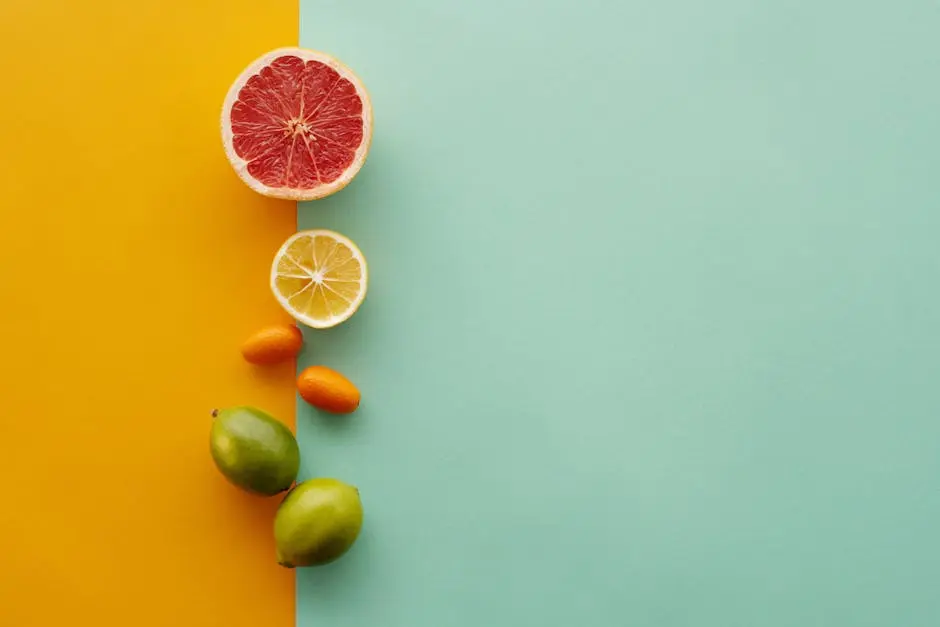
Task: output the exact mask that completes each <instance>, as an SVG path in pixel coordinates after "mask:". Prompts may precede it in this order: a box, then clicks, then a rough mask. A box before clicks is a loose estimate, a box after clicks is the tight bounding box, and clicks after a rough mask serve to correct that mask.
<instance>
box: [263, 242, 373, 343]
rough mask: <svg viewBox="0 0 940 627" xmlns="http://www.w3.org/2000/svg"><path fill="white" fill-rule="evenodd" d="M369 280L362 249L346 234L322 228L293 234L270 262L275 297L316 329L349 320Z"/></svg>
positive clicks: (284, 306)
mask: <svg viewBox="0 0 940 627" xmlns="http://www.w3.org/2000/svg"><path fill="white" fill-rule="evenodd" d="M367 283H368V273H367V268H366V259H365V257H363V256H362V252H361V251H360V250H359V249H358V248H357V247H356V245H355V244H353V243H352V242H351V241H350V240H349V239H348V238H346V237H344V236H342V235H340V234H339V233H334V232H333V231H327V230H323V229H319V230H312V231H301V232H300V233H295V234H294V235H291V236H290V237H289V238H288V239H287V241H286V242H284V245H283V246H281V249H280V250H279V251H277V255H275V257H274V263H273V264H272V266H271V290H272V291H273V292H274V296H275V298H277V300H278V302H279V303H280V304H281V306H282V307H283V308H284V309H285V310H286V311H287V312H288V313H289V314H290V315H292V316H293V317H294V319H296V320H297V321H298V322H301V323H303V324H305V325H307V326H308V327H313V328H314V329H326V328H329V327H333V326H336V325H337V324H339V323H340V322H343V321H345V320H348V319H349V317H350V316H352V315H353V314H354V313H356V310H357V309H359V305H361V304H362V301H363V299H364V298H365V297H366V285H367Z"/></svg>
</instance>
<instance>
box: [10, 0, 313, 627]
mask: <svg viewBox="0 0 940 627" xmlns="http://www.w3.org/2000/svg"><path fill="white" fill-rule="evenodd" d="M296 41H297V5H296V0H286V1H285V0H274V1H271V2H264V3H257V2H248V1H246V0H225V1H224V2H220V1H217V0H208V1H202V2H195V3H193V2H184V1H182V0H163V1H161V2H144V3H139V2H124V1H121V2H118V1H115V0H101V1H96V2H65V1H61V0H34V1H30V2H27V1H25V0H5V1H4V2H0V50H2V54H3V58H4V64H3V67H4V70H3V89H2V90H0V93H2V96H0V119H2V120H3V131H2V132H0V198H2V201H0V207H2V212H0V221H2V225H0V285H2V286H3V306H2V307H0V338H2V346H3V359H2V360H0V372H2V378H0V381H2V384H0V389H2V390H3V395H2V410H0V442H2V443H3V445H2V447H3V451H2V454H0V488H2V490H0V495H2V501H0V564H2V568H0V626H2V627H51V626H55V625H98V626H100V627H111V626H114V627H117V626H124V625H128V624H134V625H137V626H139V627H166V626H167V625H186V626H192V627H236V626H240V627H257V626H258V625H265V626H266V627H289V626H290V625H292V624H293V622H294V616H293V608H294V604H293V575H292V574H291V573H289V572H287V571H284V570H282V569H280V568H279V567H277V566H276V565H275V562H274V550H273V546H272V542H271V531H270V525H271V516H272V510H273V507H274V505H275V502H274V501H271V502H264V501H259V500H256V499H252V498H248V497H245V496H242V495H241V494H240V493H238V492H237V491H235V489H234V488H230V487H229V486H228V485H227V484H226V483H224V481H223V480H222V479H221V478H220V476H219V475H218V474H217V473H216V472H215V470H214V468H213V467H212V463H211V460H210V457H209V454H208V441H207V438H208V428H209V420H210V418H209V412H210V411H211V410H212V408H213V407H216V406H220V405H228V404H234V403H252V404H256V405H259V406H261V407H265V408H267V409H268V410H270V411H271V412H273V413H275V414H276V415H279V416H281V417H282V418H283V419H284V420H290V421H291V422H293V420H292V418H293V394H292V391H291V390H292V388H291V385H292V372H291V369H290V368H287V369H282V370H280V371H278V372H272V373H269V374H267V375H264V376H259V375H258V374H257V373H253V372H252V371H251V370H249V369H248V368H247V367H246V366H245V365H244V364H243V363H242V361H241V358H240V356H239V355H238V345H239V343H240V341H241V339H242V337H243V336H244V335H245V334H247V333H248V332H250V331H251V330H253V328H254V327H255V326H257V325H260V324H264V323H267V322H270V321H273V320H279V319H281V314H280V313H279V310H278V308H277V306H276V305H275V303H274V302H273V299H271V298H270V296H269V292H268V288H267V272H268V268H269V265H270V259H271V256H272V255H273V253H274V251H275V250H276V249H277V246H278V245H279V243H280V242H281V241H282V240H283V239H284V238H285V237H287V235H288V234H289V233H291V232H293V231H294V229H295V218H296V216H295V210H294V206H293V205H291V204H289V203H280V202H272V201H267V200H265V199H263V198H260V197H258V196H257V195H255V194H254V193H252V192H251V191H250V190H248V188H247V187H245V186H244V185H243V184H242V183H241V182H240V181H238V179H237V177H236V176H235V175H234V173H233V172H232V171H231V168H230V167H229V166H228V164H227V162H226V160H225V156H224V154H223V151H222V148H221V145H220V140H219V131H218V115H219V111H220V107H221V103H222V99H223V98H224V96H225V91H226V89H227V88H228V85H229V84H230V83H231V81H232V80H233V79H234V78H235V76H236V75H237V73H238V72H239V71H240V70H241V69H242V68H243V67H244V66H245V65H246V64H247V63H248V62H249V61H251V60H252V59H253V58H254V57H255V56H257V55H258V54H260V53H261V52H263V51H265V50H267V49H269V48H273V47H276V46H281V45H291V44H294V43H296Z"/></svg>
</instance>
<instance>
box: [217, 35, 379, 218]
mask: <svg viewBox="0 0 940 627" xmlns="http://www.w3.org/2000/svg"><path fill="white" fill-rule="evenodd" d="M284 56H295V57H299V58H301V59H303V60H304V61H319V62H320V63H323V64H324V65H327V66H329V67H330V68H332V69H333V70H335V71H336V72H337V73H338V74H339V75H340V76H341V77H343V78H345V79H347V80H349V82H351V83H352V84H353V85H354V86H355V88H356V92H357V94H358V96H359V98H360V99H361V100H362V143H361V144H359V148H358V149H357V150H356V154H355V156H354V157H353V162H352V164H350V166H349V167H348V168H346V170H345V171H344V172H343V174H342V175H340V177H339V178H338V179H336V180H335V181H332V182H330V183H324V184H322V185H317V186H316V187H311V188H309V189H295V188H291V187H271V186H269V185H265V184H264V183H262V182H261V181H259V180H258V179H256V178H255V177H253V176H252V175H251V174H249V173H248V163H249V162H248V161H246V160H245V159H242V158H241V157H240V156H238V154H236V152H235V147H234V133H233V132H232V121H231V114H232V107H233V106H234V105H235V102H236V101H237V100H238V94H239V92H241V90H242V87H244V86H245V84H246V83H247V82H248V81H249V79H251V77H252V76H254V75H255V74H258V73H259V72H260V71H261V70H262V69H263V68H264V67H266V66H268V65H270V64H271V63H272V62H273V61H274V60H275V59H277V58H279V57H284ZM221 122H222V144H223V146H224V147H225V154H226V156H227V157H228V160H229V163H231V164H232V167H233V168H234V169H235V172H236V174H238V176H239V178H241V180H242V181H244V182H245V184H246V185H248V187H250V188H251V189H253V190H254V191H256V192H258V193H259V194H262V195H264V196H268V197H271V198H283V199H286V200H296V201H301V202H302V201H307V200H317V199H319V198H325V197H327V196H329V195H331V194H335V193H336V192H338V191H340V190H341V189H343V188H344V187H346V186H347V185H349V183H350V181H352V180H353V178H355V176H356V174H358V173H359V170H361V169H362V166H363V164H364V163H365V161H366V157H367V156H368V154H369V147H370V146H371V144H372V102H371V100H370V99H369V92H368V91H366V88H365V86H364V85H363V84H362V81H360V80H359V77H358V76H356V75H355V74H354V73H353V71H352V70H350V69H349V68H348V67H347V66H346V65H345V64H344V63H342V62H341V61H340V60H339V59H336V58H335V57H333V56H331V55H329V54H326V53H325V52H319V51H317V50H309V49H307V48H289V47H288V48H277V49H275V50H271V51H270V52H268V53H266V54H264V55H262V56H260V57H258V58H257V59H255V60H254V61H253V62H252V63H251V64H250V65H249V66H248V67H246V68H245V69H244V70H242V73H241V74H239V76H238V78H237V79H236V80H235V82H234V83H232V86H231V87H229V90H228V94H226V96H225V101H224V103H223V104H222V120H221Z"/></svg>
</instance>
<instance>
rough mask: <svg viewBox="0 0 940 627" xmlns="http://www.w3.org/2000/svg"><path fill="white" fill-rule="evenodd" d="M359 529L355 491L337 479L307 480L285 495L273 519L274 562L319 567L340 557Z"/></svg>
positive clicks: (285, 564)
mask: <svg viewBox="0 0 940 627" xmlns="http://www.w3.org/2000/svg"><path fill="white" fill-rule="evenodd" d="M361 529H362V501H361V500H360V499H359V490H357V489H356V488H355V487H353V486H351V485H349V484H347V483H344V482H342V481H340V480H338V479H310V480H308V481H304V482H303V483H300V484H298V485H296V486H295V487H294V489H293V490H291V491H290V492H288V493H287V496H285V497H284V501H283V502H282V503H281V504H280V506H279V507H278V509H277V514H275V516H274V543H275V546H276V548H277V562H278V564H280V565H281V566H284V567H286V568H294V567H298V566H322V565H323V564H329V563H330V562H333V561H336V560H337V559H339V558H340V557H342V556H343V555H344V554H345V553H346V552H347V551H348V550H349V549H350V548H351V547H352V545H353V543H355V541H356V538H358V537H359V531H360V530H361Z"/></svg>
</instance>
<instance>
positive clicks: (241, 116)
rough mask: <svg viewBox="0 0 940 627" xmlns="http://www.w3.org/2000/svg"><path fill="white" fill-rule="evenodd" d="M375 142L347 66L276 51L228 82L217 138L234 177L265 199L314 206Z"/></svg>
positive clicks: (368, 110) (359, 88)
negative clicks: (288, 200) (218, 136)
mask: <svg viewBox="0 0 940 627" xmlns="http://www.w3.org/2000/svg"><path fill="white" fill-rule="evenodd" d="M371 138H372V107H371V105H370V103H369V96H368V93H367V92H366V90H365V87H363V85H362V82H361V81H360V80H359V79H358V78H357V77H356V75H355V74H353V72H352V71H351V70H350V69H349V68H347V67H346V66H345V65H343V64H342V63H340V62H339V61H337V60H336V59H334V58H333V57H331V56H329V55H327V54H324V53H322V52H316V51H313V50H305V49H303V48H280V49H278V50H273V51H271V52H269V53H267V54H266V55H264V56H262V57H261V58H260V59H258V60H256V61H255V62H254V63H252V64H251V65H249V66H248V67H247V68H246V69H245V70H244V71H243V72H242V73H241V75H240V76H239V77H238V79H236V81H235V82H234V83H233V84H232V87H231V88H230V89H229V92H228V95H227V96H226V98H225V103H224V105H223V107H222V140H223V143H224V145H225V152H226V155H227V156H228V158H229V161H230V162H231V164H232V166H233V167H234V168H235V171H236V172H237V173H238V175H239V176H240V177H241V178H242V180H244V181H245V182H246V183H247V184H248V185H249V186H250V187H251V188H252V189H254V190H255V191H257V192H259V193H262V194H264V195H266V196H274V197H277V198H289V199H293V200H312V199H315V198H322V197H324V196H327V195H329V194H332V193H334V192H336V191H339V190H340V189H342V188H343V187H345V186H346V184H347V183H349V181H350V180H352V178H353V177H354V176H355V175H356V174H357V173H358V172H359V169H360V168H361V167H362V164H363V163H364V162H365V159H366V155H367V153H368V151H369V144H370V141H371Z"/></svg>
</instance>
